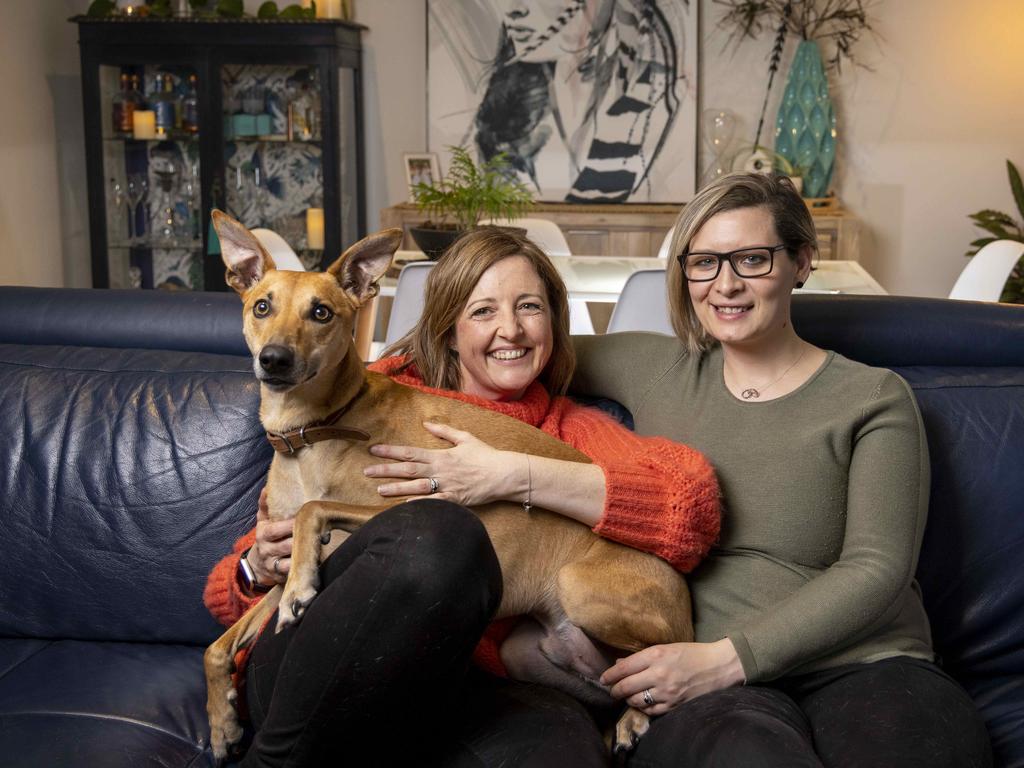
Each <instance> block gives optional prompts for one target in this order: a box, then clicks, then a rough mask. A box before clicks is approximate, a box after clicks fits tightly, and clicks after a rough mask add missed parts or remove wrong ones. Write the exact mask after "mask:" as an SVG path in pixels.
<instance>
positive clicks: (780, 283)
mask: <svg viewBox="0 0 1024 768" xmlns="http://www.w3.org/2000/svg"><path fill="white" fill-rule="evenodd" d="M779 242H780V240H779V235H778V233H777V232H776V231H775V224H774V222H773V221H772V217H771V214H770V213H769V211H768V210H767V209H766V208H760V207H757V208H738V209H735V210H731V211H724V212H722V213H719V214H716V215H714V216H712V217H711V218H710V219H708V220H707V222H706V223H705V224H704V226H702V227H701V228H700V230H698V232H697V234H696V235H694V236H693V239H692V240H691V241H690V245H689V248H688V249H687V250H688V251H689V252H690V253H697V252H709V253H720V254H722V253H728V252H730V251H735V250H739V249H741V248H751V247H755V246H768V247H771V246H775V245H778V244H779ZM810 261H811V259H810V252H809V249H804V250H803V251H802V252H801V253H800V254H797V255H796V257H795V258H794V255H793V254H790V253H788V252H787V251H785V250H780V251H778V252H776V254H775V261H774V266H773V268H772V271H771V272H770V273H769V274H767V275H764V276H762V277H751V278H742V277H739V276H737V275H736V273H735V272H734V271H733V269H732V267H731V266H730V265H729V264H728V263H723V264H722V268H721V271H720V272H719V273H718V277H716V278H715V279H714V280H711V281H709V282H699V283H693V282H688V283H687V289H688V291H689V295H690V301H691V303H692V305H693V309H694V312H695V313H696V315H697V319H698V320H699V321H700V323H701V325H702V326H704V328H705V330H707V332H708V333H709V334H711V336H712V337H713V338H715V339H717V340H718V341H719V342H721V343H722V344H723V345H724V346H729V345H735V346H743V347H755V346H756V345H759V344H771V343H772V342H774V341H777V340H778V339H781V338H783V337H784V335H786V334H789V333H791V332H792V326H791V323H790V303H791V292H792V290H793V288H794V287H795V286H796V283H797V281H799V280H806V279H807V275H808V273H809V272H810Z"/></svg>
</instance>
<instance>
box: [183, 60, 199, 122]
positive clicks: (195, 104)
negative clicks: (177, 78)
mask: <svg viewBox="0 0 1024 768" xmlns="http://www.w3.org/2000/svg"><path fill="white" fill-rule="evenodd" d="M198 85H199V77H198V76H197V75H195V74H191V75H189V76H188V93H186V94H185V98H184V99H183V100H182V102H181V127H182V129H184V130H185V131H186V132H188V133H189V134H192V135H195V134H197V133H199V92H198Z"/></svg>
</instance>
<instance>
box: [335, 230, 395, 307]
mask: <svg viewBox="0 0 1024 768" xmlns="http://www.w3.org/2000/svg"><path fill="white" fill-rule="evenodd" d="M403 237H404V233H403V232H402V230H401V229H397V228H393V229H385V230H382V231H381V232H377V233H376V234H373V235H370V236H369V237H364V238H363V239H362V240H360V241H359V242H358V243H356V244H355V245H353V246H352V247H351V248H349V249H348V250H347V251H345V253H343V254H342V255H341V258H339V259H338V260H337V261H336V262H334V263H333V264H331V266H329V267H328V268H327V271H328V272H330V273H331V274H332V275H334V276H335V277H336V278H337V279H338V282H339V283H341V287H342V288H344V289H345V292H346V293H348V295H349V296H351V297H352V298H353V299H355V301H356V303H357V304H362V303H363V302H364V301H367V300H368V299H372V298H373V297H374V296H376V295H377V290H378V288H377V281H378V280H380V279H381V278H382V277H383V276H384V273H385V272H387V271H388V267H390V266H391V260H392V259H393V258H394V257H395V251H397V250H398V246H400V245H401V244H402V238H403Z"/></svg>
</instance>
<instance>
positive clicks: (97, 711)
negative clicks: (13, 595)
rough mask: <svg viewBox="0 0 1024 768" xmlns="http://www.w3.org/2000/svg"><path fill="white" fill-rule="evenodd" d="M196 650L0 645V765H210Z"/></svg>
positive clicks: (199, 651) (67, 643)
mask: <svg viewBox="0 0 1024 768" xmlns="http://www.w3.org/2000/svg"><path fill="white" fill-rule="evenodd" d="M202 657H203V649H202V648H196V647H188V646H174V645H159V644H143V643H103V642H78V641H72V640H60V641H53V642H48V641H37V640H10V639H9V640H0V669H3V670H5V674H4V675H3V677H2V678H0V763H2V764H3V765H4V766H7V767H8V768H22V767H24V768H39V766H108V767H109V768H139V767H140V766H208V765H213V760H212V755H211V753H210V752H209V751H208V750H207V747H208V742H209V727H208V726H207V723H206V708H205V703H206V698H205V690H206V682H205V680H204V679H203V671H202Z"/></svg>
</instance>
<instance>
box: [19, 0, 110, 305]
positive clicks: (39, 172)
mask: <svg viewBox="0 0 1024 768" xmlns="http://www.w3.org/2000/svg"><path fill="white" fill-rule="evenodd" d="M81 5H82V3H81V2H75V1H74V0H38V1H35V2H30V3H20V2H9V3H4V4H3V14H4V18H3V23H2V24H0V104H3V105H4V108H3V115H4V116H3V118H2V119H0V247H2V252H0V284H13V285H42V286H61V285H77V286H85V285H89V282H90V277H89V256H88V243H87V242H86V241H87V238H88V221H87V213H86V208H85V204H86V202H85V189H84V178H85V172H84V167H85V163H84V159H83V158H82V147H83V141H82V129H81V124H82V106H81V89H80V87H79V85H78V81H79V70H78V44H77V42H76V39H77V38H76V34H75V27H74V25H73V24H69V23H67V19H68V17H70V16H71V15H73V14H74V13H77V12H78V10H79V7H80V6H81ZM69 179H70V180H69Z"/></svg>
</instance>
